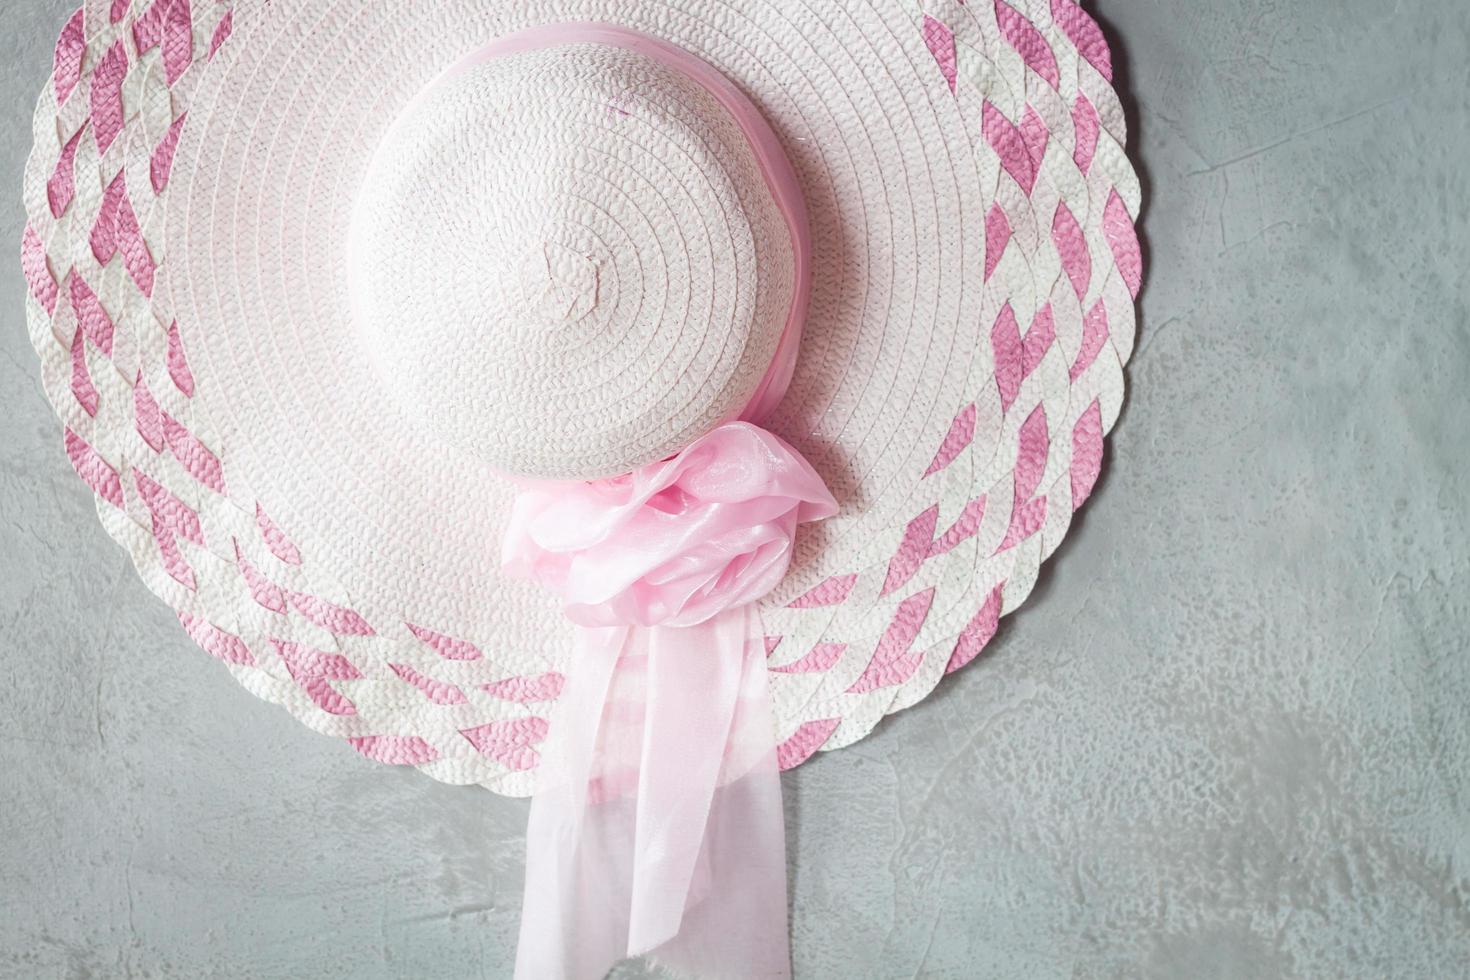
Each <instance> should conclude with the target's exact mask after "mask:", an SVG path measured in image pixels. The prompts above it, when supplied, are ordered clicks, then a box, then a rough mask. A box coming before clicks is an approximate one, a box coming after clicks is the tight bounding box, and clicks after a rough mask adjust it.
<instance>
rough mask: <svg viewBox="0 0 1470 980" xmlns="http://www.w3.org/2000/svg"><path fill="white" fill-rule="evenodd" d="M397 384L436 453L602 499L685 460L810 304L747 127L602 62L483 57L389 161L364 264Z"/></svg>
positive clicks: (412, 122) (388, 385) (719, 109)
mask: <svg viewBox="0 0 1470 980" xmlns="http://www.w3.org/2000/svg"><path fill="white" fill-rule="evenodd" d="M348 264H349V268H350V275H351V284H352V288H351V292H352V297H351V300H352V303H353V310H354V320H355V323H356V325H357V331H358V335H359V337H360V340H361V342H362V344H363V345H364V347H365V348H366V351H367V353H368V355H369V358H370V360H371V361H372V363H373V365H374V367H375V369H376V375H377V377H378V378H379V380H380V381H381V382H382V384H383V385H384V387H385V389H386V390H387V391H388V392H389V393H390V394H391V396H392V397H393V398H394V399H395V400H396V401H397V402H398V403H399V404H400V406H402V407H403V408H404V409H405V410H406V412H407V413H408V414H409V415H410V416H411V417H413V418H414V419H415V420H417V421H418V422H419V423H421V424H422V425H423V426H424V427H425V429H426V430H428V431H429V432H430V433H431V434H432V436H433V437H435V438H439V439H442V440H443V441H445V442H447V443H449V444H451V445H453V446H455V447H456V448H458V449H460V450H463V451H465V452H468V453H471V454H473V455H474V456H477V457H479V458H480V459H482V460H483V461H485V462H486V463H488V464H490V465H491V466H493V467H495V468H497V469H500V470H502V471H504V472H507V473H511V474H516V475H523V476H531V477H542V478H553V479H586V478H592V477H598V476H606V475H610V474H614V473H619V472H626V471H628V470H630V469H633V468H635V467H637V466H639V465H642V464H645V463H648V462H651V461H653V460H656V459H660V458H662V457H664V456H667V455H670V454H671V453H673V452H676V451H678V450H679V449H680V448H682V447H683V446H684V445H687V444H688V443H689V442H690V441H692V440H693V439H694V438H697V437H698V436H699V435H701V434H702V433H703V432H705V431H708V430H709V429H711V428H713V427H714V426H715V425H717V424H719V423H720V422H721V421H725V420H727V419H729V418H732V417H735V416H736V415H738V414H739V413H740V412H741V410H742V409H743V408H744V407H745V405H746V403H747V402H748V401H749V400H750V399H751V397H752V394H753V393H754V392H755V391H756V389H757V387H758V386H759V384H760V382H761V379H762V377H763V376H764V374H765V372H766V369H767V367H768V366H769V365H770V363H771V360H772V357H773V356H774V354H775V352H776V349H777V345H778V343H779V341H780V339H781V335H782V332H783V329H784V328H785V325H786V319H787V314H788V311H789V310H790V308H791V305H792V298H793V290H794V289H795V262H794V258H793V249H792V243H791V239H790V236H789V234H788V228H787V224H786V221H785V218H784V216H783V213H782V211H781V209H780V207H779V206H778V204H777V201H776V199H775V198H774V196H773V193H772V190H771V188H770V187H768V186H767V183H766V180H765V178H764V177H763V175H762V170H761V167H760V165H759V161H758V159H757V156H756V153H755V150H754V148H753V147H752V145H751V143H750V142H749V140H748V139H747V137H746V135H745V134H744V133H743V132H742V130H741V128H740V126H739V125H738V123H737V121H736V120H735V119H734V118H732V116H731V115H730V113H729V112H728V111H727V110H726V108H725V107H724V106H722V104H721V103H720V101H719V100H718V99H716V98H715V97H714V95H713V94H712V93H711V92H710V91H708V90H707V89H706V88H705V87H704V86H703V85H702V84H701V83H700V82H699V81H698V80H696V79H695V78H693V77H691V76H690V75H688V74H686V73H684V72H682V71H680V70H679V69H678V68H677V67H676V66H673V65H670V64H668V63H665V62H664V61H661V60H657V59H655V58H652V57H649V56H648V55H646V54H643V53H639V52H637V51H634V50H630V49H627V48H624V47H620V46H615V45H610V44H602V43H595V42H579V43H569V44H561V45H557V46H553V47H547V48H542V49H537V50H530V51H518V52H511V53H499V54H495V55H493V56H481V57H472V58H470V59H467V60H466V61H464V62H461V63H460V64H459V65H457V66H455V67H454V68H453V69H451V70H450V71H449V72H447V73H446V74H445V75H443V76H441V77H440V78H439V79H437V80H436V81H435V82H434V83H432V84H431V85H430V86H429V87H428V88H426V89H425V90H424V91H423V92H422V93H420V94H419V95H418V96H417V97H415V98H414V99H413V100H412V102H411V103H410V104H409V106H408V107H407V108H406V109H405V110H404V111H403V113H402V114H401V115H400V116H399V117H398V118H397V119H396V120H395V122H394V124H393V125H392V126H391V127H389V129H388V131H387V133H386V134H385V136H384V138H383V140H382V141H381V143H380V144H379V145H378V146H377V148H376V150H375V152H374V155H373V159H372V163H371V165H370V167H369V168H368V173H367V176H366V178H365V180H364V182H363V185H362V187H361V189H360V191H359V193H358V196H357V199H356V202H355V206H354V212H353V221H352V235H351V241H350V245H349V248H348Z"/></svg>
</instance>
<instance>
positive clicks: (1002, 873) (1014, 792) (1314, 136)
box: [0, 0, 1470, 980]
mask: <svg viewBox="0 0 1470 980" xmlns="http://www.w3.org/2000/svg"><path fill="white" fill-rule="evenodd" d="M75 2H76V0H0V93H3V96H4V98H3V100H0V101H3V108H0V188H10V191H9V192H8V193H5V194H4V195H3V197H4V204H3V206H0V241H3V242H10V243H15V242H18V241H19V238H20V231H21V223H22V218H21V209H20V205H19V201H18V197H19V187H20V176H21V168H22V164H23V160H24V155H25V152H26V149H27V146H28V144H29V138H30V137H29V132H30V113H31V105H32V100H33V96H34V93H35V91H36V90H37V88H38V87H39V86H40V85H41V84H42V82H43V80H44V78H45V77H46V74H47V71H48V69H49V60H50V42H51V40H52V38H54V36H55V33H56V31H57V29H58V28H59V27H60V25H61V23H62V22H63V20H64V19H65V16H66V14H67V13H68V12H69V10H70V9H71V8H72V6H73V5H74V4H75ZM1092 8H1093V9H1094V11H1095V12H1096V13H1098V15H1099V17H1100V19H1101V20H1102V22H1103V24H1104V26H1105V28H1106V29H1107V31H1108V33H1109V37H1110V40H1111V41H1112V42H1113V44H1114V46H1115V57H1116V60H1117V61H1118V62H1120V63H1121V66H1122V71H1121V82H1122V87H1123V89H1124V91H1125V93H1128V96H1129V98H1128V103H1129V106H1130V110H1131V119H1130V122H1131V124H1132V128H1133V133H1132V141H1131V142H1132V149H1133V152H1134V154H1135V158H1136V159H1137V161H1138V163H1139V165H1140V168H1141V170H1142V172H1143V174H1144V176H1145V186H1146V189H1147V204H1146V211H1145V216H1144V221H1143V231H1144V235H1145V238H1146V246H1147V249H1148V259H1149V270H1148V271H1149V275H1148V282H1147V285H1146V288H1145V296H1144V302H1143V316H1142V327H1141V333H1140V337H1139V344H1138V350H1137V353H1136V354H1135V356H1134V359H1133V362H1132V364H1131V365H1130V368H1129V376H1130V380H1131V383H1132V386H1133V387H1132V392H1131V394H1130V397H1129V402H1128V406H1127V409H1126V411H1125V413H1124V415H1123V418H1122V421H1121V423H1120V426H1119V428H1118V429H1117V431H1116V433H1115V434H1114V435H1113V437H1112V439H1111V440H1110V447H1111V455H1110V458H1109V463H1108V467H1107V469H1106V470H1105V475H1104V479H1103V483H1102V485H1101V488H1100V492H1099V493H1098V494H1096V495H1095V496H1094V498H1093V499H1092V501H1091V502H1090V503H1089V504H1088V506H1087V508H1086V511H1085V513H1084V515H1083V517H1082V520H1081V522H1080V525H1078V526H1077V527H1076V528H1074V531H1073V533H1072V536H1071V538H1070V539H1069V540H1068V542H1067V544H1066V545H1065V546H1064V547H1063V549H1062V551H1061V553H1060V555H1059V556H1058V559H1057V561H1056V562H1055V563H1054V564H1052V565H1050V566H1048V569H1047V571H1046V572H1045V574H1044V575H1043V579H1042V582H1041V584H1040V586H1039V587H1038V588H1037V590H1036V593H1035V594H1034V595H1033V596H1032V598H1031V599H1030V600H1029V602H1028V603H1027V605H1026V607H1025V608H1024V609H1023V610H1022V611H1021V612H1020V613H1019V614H1017V615H1016V616H1014V617H1011V618H1009V619H1007V620H1006V621H1005V622H1004V624H1003V625H1002V628H1001V631H1000V634H999V635H998V636H997V638H996V640H995V642H994V643H993V644H992V645H991V647H990V649H989V651H988V652H987V653H986V654H985V655H984V656H983V657H982V658H981V659H980V660H979V661H978V662H977V663H975V664H973V665H971V666H970V667H968V668H966V669H965V670H964V671H963V672H962V673H961V674H959V675H958V676H956V677H954V678H951V679H949V680H948V681H946V682H945V683H944V684H943V685H942V686H941V688H940V689H939V690H938V691H937V692H936V693H935V695H934V696H933V697H932V698H931V699H930V700H928V701H927V702H925V703H924V704H922V705H920V706H919V707H917V708H915V709H912V710H910V711H908V712H906V713H904V714H903V715H901V716H899V717H898V718H896V719H892V720H890V721H889V722H888V723H886V724H884V725H882V726H881V727H880V728H879V730H878V732H877V733H876V734H874V735H873V736H872V737H871V738H869V739H868V740H866V741H864V742H862V743H860V744H859V745H856V746H854V747H852V748H849V749H846V750H843V751H841V752H838V753H834V754H830V755H823V756H819V757H817V758H816V759H815V760H813V761H812V762H810V763H808V764H807V765H806V766H804V767H802V768H801V769H800V770H799V771H798V772H796V773H795V774H793V775H789V776H788V777H787V778H786V781H785V789H786V793H787V798H788V832H789V835H790V840H791V849H792V861H791V868H792V871H791V874H792V886H793V901H792V905H793V910H792V931H793V941H794V957H795V968H796V973H797V976H798V977H800V978H826V977H941V978H948V977H954V978H970V977H1023V978H1051V977H1071V978H1101V977H1160V978H1176V977H1178V978H1191V980H1192V978H1210V977H1218V978H1232V980H1233V978H1275V977H1303V978H1306V977H1311V978H1317V977H1332V978H1337V977H1344V978H1383V977H1412V978H1454V977H1462V976H1466V975H1470V650H1467V641H1466V635H1467V633H1470V612H1467V605H1470V572H1467V569H1470V530H1467V523H1470V519H1467V515H1466V510H1467V507H1470V272H1467V270H1470V218H1467V213H1470V163H1467V161H1470V110H1467V98H1470V96H1467V92H1470V8H1467V7H1466V6H1465V5H1464V3H1463V0H1442V2H1437V0H1417V2H1416V0H1404V2H1401V3H1397V4H1385V3H1382V2H1379V0H1371V2H1370V0H1295V2H1290V3H1283V2H1280V0H1215V2H1212V3H1165V2H1157V0H1100V2H1099V3H1094V4H1093V5H1092ZM12 247H13V246H12ZM9 254H11V255H12V256H13V255H14V254H15V253H14V252H13V251H12V252H10V253H9ZM22 289H23V283H22V280H21V276H20V273H19V268H18V263H16V262H15V261H14V260H13V259H12V260H10V261H7V262H5V263H3V265H0V406H3V421H4V425H3V431H0V668H3V671H0V975H3V976H6V977H10V976H14V977H77V978H81V977H93V976H96V977H120V976H138V977H145V976H146V977H170V978H172V977H199V976H225V977H281V978H287V977H325V978H335V977H354V978H356V977H365V978H377V977H403V978H437V977H481V976H483V977H501V976H506V975H507V974H508V972H509V968H510V964H511V962H512V956H513V953H512V949H513V944H514V937H515V930H516V926H517V920H518V903H519V894H520V887H521V873H522V869H521V851H522V846H523V838H522V836H521V834H522V829H523V827H524V823H525V818H526V804H525V803H524V802H518V801H509V800H504V799H498V798H495V797H492V796H491V795H490V794H488V793H485V792H482V791H479V790H475V789H467V788H451V787H448V786H443V785H439V784H436V783H434V782H432V781H430V780H428V779H426V778H424V777H422V776H420V775H418V774H417V773H415V772H413V771H400V770H395V769H391V768H387V767H383V766H379V765H377V764H374V763H371V762H368V761H367V760H365V759H362V758H360V757H358V756H356V755H355V754H354V753H353V752H352V751H351V750H350V749H349V748H348V747H347V746H346V745H345V744H342V743H339V742H336V741H330V740H328V739H324V738H321V737H319V736H316V735H313V734H312V733H310V732H308V731H307V730H306V729H305V728H303V727H301V726H300V725H299V724H298V723H296V722H295V721H292V720H291V719H290V718H289V717H288V716H287V715H286V714H285V713H284V712H282V711H280V710H279V709H277V708H274V707H271V706H269V705H266V704H264V703H262V702H259V701H256V700H255V699H254V698H252V697H250V696H249V695H248V694H247V693H245V692H244V691H242V690H240V689H239V688H238V687H237V686H236V685H235V683H234V682H233V681H232V680H230V678H229V675H228V674H227V673H226V672H225V671H224V670H223V669H222V668H221V667H220V666H219V664H217V663H216V662H215V661H213V660H211V659H210V658H209V657H207V656H205V655H203V654H202V653H200V652H199V651H198V650H197V649H196V648H194V646H193V645H192V644H191V642H190V641H189V640H188V639H187V638H186V637H185V636H184V634H183V632H182V631H181V630H180V629H179V627H178V623H177V621H176V620H175V619H174V617H173V615H172V614H171V613H170V612H169V611H168V609H167V608H165V607H164V606H163V604H161V603H160V602H158V601H156V600H155V599H154V598H153V597H152V596H151V595H149V594H148V593H147V591H146V590H145V589H144V587H143V586H142V585H141V584H140V583H139V581H138V580H137V578H136V576H135V575H134V574H133V572H132V569H131V567H130V565H129V563H128V561H127V559H126V558H125V556H124V554H123V552H122V551H121V550H120V549H119V548H117V547H116V546H115V545H114V544H113V543H112V542H111V541H110V540H109V539H108V538H107V536H106V534H105V533H104V532H103V531H102V529H101V527H100V526H99V525H98V523H97V520H96V518H95V516H94V513H93V505H92V498H91V496H90V494H89V493H88V492H87V490H86V488H85V487H84V486H83V485H82V483H81V482H80V481H79V480H77V479H76V477H75V476H74V475H73V474H72V472H71V469H70V467H69V466H68V464H67V461H66V458H65V456H64V455H63V454H62V452H61V450H60V442H59V437H60V433H59V427H58V424H57V422H56V420H55V418H54V417H53V416H52V413H51V410H50V409H49V407H48V406H47V404H46V402H45V400H44V398H43V396H42V394H41V390H40V387H39V384H38V381H37V378H36V367H35V362H34V356H33V354H32V352H31V350H30V348H29V345H28V342H27V339H26V333H25V326H24V316H23V313H22V309H23V307H22ZM642 975H645V974H644V973H643V971H641V970H640V968H638V967H629V968H625V969H623V970H620V971H619V976H623V977H634V976H642Z"/></svg>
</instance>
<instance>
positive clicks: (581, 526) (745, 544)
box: [431, 24, 837, 980]
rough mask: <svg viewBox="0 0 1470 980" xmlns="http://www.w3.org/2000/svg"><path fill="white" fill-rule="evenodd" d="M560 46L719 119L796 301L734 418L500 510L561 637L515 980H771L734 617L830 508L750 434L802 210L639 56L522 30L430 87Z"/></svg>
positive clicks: (758, 761)
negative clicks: (683, 442)
mask: <svg viewBox="0 0 1470 980" xmlns="http://www.w3.org/2000/svg"><path fill="white" fill-rule="evenodd" d="M577 42H592V43H600V44H610V45H615V46H618V47H623V48H628V49H631V50H634V51H637V52H639V53H641V54H644V55H646V56H647V57H650V58H653V59H654V60H657V61H659V62H661V63H662V64H664V65H666V66H668V67H671V68H673V69H676V70H678V71H680V72H682V73H684V74H685V75H687V76H688V77H690V78H691V79H693V80H695V81H696V82H698V83H699V84H700V85H702V86H703V87H704V88H705V89H706V90H707V91H708V92H709V93H710V94H711V95H712V96H713V97H714V98H715V99H716V100H718V102H719V103H720V105H721V106H722V107H723V108H724V109H725V110H726V111H727V112H729V113H730V115H731V116H732V118H733V119H734V120H735V121H736V123H737V124H738V125H739V127H740V129H741V131H742V132H743V133H744V135H745V137H746V139H747V140H748V141H749V143H750V145H751V148H752V150H753V151H754V154H755V157H756V159H757V161H758V163H759V166H760V169H761V172H762V174H763V176H764V177H765V180H766V183H767V185H768V186H769V188H770V191H771V194H772V196H773V198H774V199H775V202H776V204H777V206H778V207H779V209H780V211H781V213H782V215H783V216H784V217H785V220H786V224H787V228H788V230H789V232H790V235H791V241H792V252H793V259H794V269H795V282H794V284H793V286H794V288H793V294H792V302H791V307H790V309H789V311H788V316H787V321H786V323H785V325H784V328H783V333H782V336H781V339H780V341H779V343H778V344H777V350H776V353H775V356H774V357H773V359H772V362H771V364H770V366H769V367H768V368H767V370H766V373H765V375H764V377H763V378H762V380H761V382H760V383H759V385H758V386H757V388H756V390H755V392H754V393H753V394H752V396H751V398H750V400H749V402H748V403H747V405H746V406H745V408H744V410H743V411H741V412H740V413H739V415H738V418H737V419H727V420H725V421H724V422H723V423H722V424H721V425H719V426H717V427H716V428H715V429H714V430H713V431H711V432H709V433H707V434H706V435H704V436H702V437H700V438H699V439H696V440H695V441H694V442H693V443H691V444H690V445H689V446H688V447H686V448H685V449H683V450H682V451H680V452H679V453H677V454H675V455H674V456H672V457H670V458H668V459H665V460H661V461H658V462H655V463H652V464H649V465H647V466H643V467H640V468H639V469H637V470H635V471H633V472H631V473H627V474H624V475H622V476H618V477H613V478H610V479H602V480H593V481H585V482H567V483H556V482H537V483H534V484H528V485H526V487H525V489H523V490H522V492H521V493H520V494H519V495H518V496H517V498H516V501H515V504H514V507H513V510H512V514H511V519H510V523H509V526H508V528H507V531H506V534H505V539H504V541H503V542H502V564H503V566H504V567H505V569H506V570H507V572H509V573H510V574H513V575H519V576H523V577H527V578H531V579H533V580H535V581H536V582H538V583H540V584H541V585H542V586H544V587H545V588H547V589H549V590H550V591H551V592H553V593H554V594H555V595H557V596H558V597H559V598H560V599H561V601H562V608H563V611H564V613H565V614H566V616H567V618H568V619H569V620H570V621H571V622H572V623H573V625H574V629H575V636H576V639H575V644H574V650H573V656H572V659H571V662H570V664H569V666H568V668H567V670H566V674H567V684H566V688H565V689H564V691H563V693H562V695H561V698H560V699H559V701H558V704H557V707H556V709H555V714H554V716H553V719H552V724H551V729H550V733H549V737H548V739H547V742H546V743H545V745H544V752H543V756H542V762H541V767H540V776H539V781H538V784H537V788H536V794H535V798H534V799H533V801H532V804H531V816H530V821H529V824H528V827H527V831H526V886H525V896H524V901H523V906H522V916H521V932H520V940H519V945H518V949H517V955H516V977H517V978H518V980H533V978H534V980H543V978H566V980H593V978H600V977H603V976H604V975H605V974H606V973H607V971H608V970H609V969H610V968H611V967H612V966H613V965H614V963H616V962H617V961H618V960H619V959H622V958H623V957H626V956H636V955H641V954H645V953H649V954H652V955H653V956H655V957H656V958H657V959H658V960H660V961H661V962H663V963H664V964H666V965H668V966H670V967H673V968H675V969H677V970H680V971H682V972H684V973H688V974H692V975H697V976H728V977H776V978H782V977H789V976H790V943H789V939H788V936H787V931H786V861H785V830H784V817H783V813H782V807H781V783H780V778H779V768H778V766H777V762H776V731H775V724H774V720H773V716H772V711H771V704H770V692H769V688H768V686H767V677H766V654H765V649H764V642H763V640H762V636H761V633H762V631H761V629H760V626H759V617H758V616H757V614H756V611H755V608H754V606H753V603H754V602H756V601H757V600H759V599H760V598H761V597H763V596H764V595H766V594H767V593H768V592H769V591H770V590H771V589H772V588H774V587H775V586H776V585H777V584H778V583H779V582H780V581H781V579H782V578H783V577H784V575H785V574H786V570H787V568H788V566H789V565H790V562H791V557H792V552H793V543H794V540H795V536H796V528H797V526H798V525H799V524H802V523H805V522H808V521H816V520H821V519H823V518H826V517H830V516H832V515H833V514H835V513H836V512H837V504H836V501H835V500H834V499H833V497H832V495H831V494H830V493H829V492H828V491H827V488H826V486H825V485H824V484H823V482H822V479H821V477H820V476H818V474H817V473H816V471H815V470H813V469H812V467H811V465H810V464H809V463H807V461H806V460H805V459H803V458H802V457H801V455H800V454H799V453H798V452H797V451H796V450H795V449H793V448H792V447H791V446H790V445H788V444H787V443H786V442H784V441H783V440H781V439H780V438H778V437H777V436H775V435H773V434H771V433H770V432H767V431H765V430H764V429H761V428H759V427H758V426H757V425H756V424H754V423H756V422H759V421H760V420H762V419H764V418H765V417H766V416H767V415H768V414H769V413H770V412H771V410H772V409H773V408H774V407H775V406H776V404H777V403H778V402H779V401H780V400H781V397H782V396H783V395H784V394H785V392H786V388H787V386H788V385H789V384H790V382H791V378H792V374H793V371H794V369H795V364H796V353H797V349H798V347H799V345H800V339H801V324H802V322H803V320H804V319H805V316H806V308H807V299H808V294H809V291H810V279H811V258H810V252H811V243H810V233H809V229H808V226H807V218H806V210H805V207H804V204H803V202H802V196H801V190H800V185H799V184H798V182H797V178H796V174H795V171H794V170H793V169H792V167H791V165H790V163H789V162H788V160H787V159H786V156H785V154H784V152H783V150H782V147H781V143H780V141H779V139H778V138H777V136H776V134H775V133H774V132H773V131H772V130H771V128H770V126H769V125H768V124H767V123H766V121H765V119H764V118H763V117H762V116H761V114H760V112H759V111H758V110H757V109H756V108H755V106H754V105H752V104H751V102H750V100H749V99H747V98H746V97H745V95H744V94H743V93H741V91H740V90H739V89H738V88H737V87H736V86H735V85H734V84H733V83H732V82H730V81H729V80H728V79H727V78H725V77H724V76H723V75H721V74H720V73H719V72H718V71H716V70H715V69H714V68H713V67H711V66H710V65H708V64H706V63H705V62H703V61H701V60H700V59H699V58H697V57H695V56H694V55H692V54H690V53H689V52H686V51H684V50H682V49H679V48H676V47H674V46H673V45H670V44H668V43H666V42H664V41H661V40H659V39H657V38H653V37H650V36H648V35H645V34H641V33H638V32H636V31H631V30H628V29H626V28H621V27H617V26H615V25H609V24H558V25H551V26H546V27H538V28H533V29H530V30H527V31H523V32H520V33H517V34H513V35H510V36H507V37H505V38H501V39H500V40H497V41H495V42H494V43H492V44H490V45H488V46H487V47H485V48H483V49H481V50H479V51H477V52H475V53H474V54H472V55H471V56H469V57H468V58H467V59H465V60H464V61H463V62H461V63H459V64H458V65H456V66H454V67H453V68H451V69H450V70H449V72H447V73H446V74H452V73H454V72H457V71H459V70H462V69H463V68H464V67H466V66H467V65H471V64H478V63H480V62H483V61H485V60H488V59H490V58H494V57H499V56H502V55H506V54H512V53H516V52H521V51H529V50H535V49H538V48H543V47H547V46H551V45H559V44H571V43H577ZM431 87H432V86H431Z"/></svg>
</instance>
